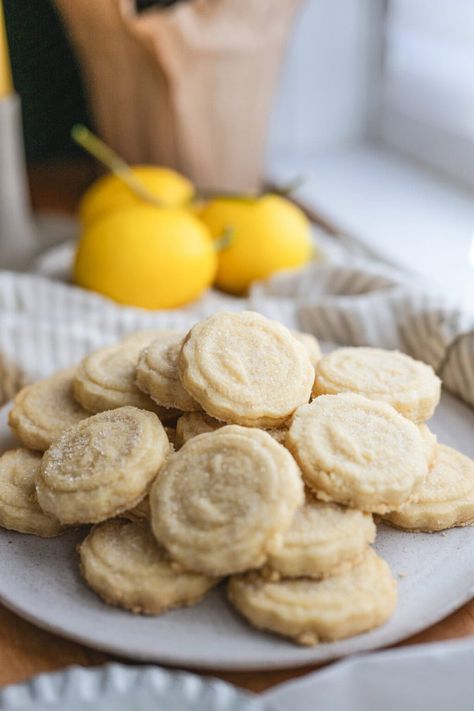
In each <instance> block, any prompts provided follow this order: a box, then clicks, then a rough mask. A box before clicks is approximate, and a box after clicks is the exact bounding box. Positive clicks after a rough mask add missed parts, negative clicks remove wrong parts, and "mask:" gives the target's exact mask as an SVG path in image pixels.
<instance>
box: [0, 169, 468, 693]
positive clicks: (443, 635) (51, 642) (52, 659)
mask: <svg viewBox="0 0 474 711" xmlns="http://www.w3.org/2000/svg"><path fill="white" fill-rule="evenodd" d="M93 175H94V172H93V168H92V167H91V165H90V164H89V163H87V162H81V163H76V164H74V165H70V166H67V165H64V164H59V165H50V166H43V167H41V168H35V169H33V170H31V171H30V184H31V192H32V198H33V204H34V205H35V207H37V208H48V209H50V208H55V209H58V210H62V211H64V212H71V211H72V210H73V209H74V206H75V204H76V202H77V199H78V196H79V195H80V193H81V191H82V190H83V189H84V188H85V186H86V185H87V184H88V183H89V182H90V181H91V179H92V178H93ZM473 634H474V601H471V602H469V603H468V604H467V605H465V606H464V607H463V608H461V609H460V610H458V611H457V612H455V613H454V614H452V615H450V616H449V617H448V618H446V619H445V620H443V621H442V622H439V623H438V624H436V625H434V626H433V627H430V628H429V629H427V630H425V631H423V632H422V633H420V634H418V635H416V636H415V637H412V638H410V639H409V640H405V641H404V642H403V643H402V644H415V643H422V642H434V641H437V640H442V639H453V638H458V637H466V636H468V635H473ZM112 660H115V661H118V659H117V658H116V657H112V656H111V655H109V654H103V653H101V652H97V651H95V650H93V649H89V648H87V647H84V646H82V645H80V644H76V643H75V642H71V641H69V640H65V639H62V638H61V637H57V636H56V635H53V634H49V633H48V632H44V631H43V630H40V629H39V628H37V627H35V626H33V625H31V624H30V623H28V622H25V621H24V620H22V619H20V618H19V617H18V616H17V615H15V614H14V613H12V612H10V611H9V610H7V609H6V608H5V607H3V606H1V605H0V686H5V685H7V684H12V683H15V682H19V681H22V680H24V679H27V678H29V677H31V676H33V675H34V674H38V673H40V672H45V671H53V670H57V669H62V668H64V667H66V666H68V665H70V664H79V665H82V666H94V665H98V664H103V663H104V662H107V661H112ZM119 661H122V662H125V663H134V662H133V660H131V661H129V662H127V660H123V659H121V660H119ZM314 668H316V667H304V668H299V669H292V670H287V671H272V672H241V673H237V672H235V673H231V672H219V671H218V670H216V671H215V672H213V675H214V676H218V677H220V678H221V679H224V680H226V681H229V682H231V683H233V684H236V685H237V686H241V687H244V688H246V689H250V690H252V691H257V692H258V691H263V690H264V689H267V688H269V687H270V686H273V685H275V684H278V683H279V682H282V681H285V680H287V679H291V678H294V677H296V676H301V675H302V674H306V673H308V672H309V671H311V670H312V669H314ZM204 673H206V674H209V672H204Z"/></svg>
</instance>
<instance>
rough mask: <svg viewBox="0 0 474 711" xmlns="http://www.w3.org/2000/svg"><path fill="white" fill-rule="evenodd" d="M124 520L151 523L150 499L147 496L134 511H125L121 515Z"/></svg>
mask: <svg viewBox="0 0 474 711" xmlns="http://www.w3.org/2000/svg"><path fill="white" fill-rule="evenodd" d="M120 516H121V517H123V518H128V519H129V520H130V521H149V520H150V499H149V497H148V496H145V498H144V499H142V500H141V501H139V502H138V504H137V505H136V506H134V507H133V509H129V510H128V511H124V512H123V513H122V514H120Z"/></svg>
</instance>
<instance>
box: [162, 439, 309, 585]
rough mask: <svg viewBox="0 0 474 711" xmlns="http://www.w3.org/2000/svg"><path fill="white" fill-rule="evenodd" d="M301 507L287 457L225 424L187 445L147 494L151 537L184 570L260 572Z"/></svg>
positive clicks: (295, 472)
mask: <svg viewBox="0 0 474 711" xmlns="http://www.w3.org/2000/svg"><path fill="white" fill-rule="evenodd" d="M302 502H303V484H302V480H301V476H300V472H299V470H298V467H297V466H296V463H295V461H294V459H293V458H292V457H291V455H290V454H289V452H288V451H287V450H286V449H285V448H284V447H282V445H280V444H278V442H275V440H274V439H273V438H272V437H271V436H270V435H269V434H267V433H266V432H263V431H261V430H257V429H250V428H246V427H238V426H235V425H234V426H232V425H231V426H227V427H222V428H221V429H219V430H217V431H216V432H211V433H209V434H202V435H199V436H198V437H194V438H193V439H191V440H189V441H188V442H187V443H186V444H185V445H184V446H183V447H182V448H181V449H180V450H179V452H177V453H176V454H174V455H172V456H171V457H170V458H169V459H168V461H167V463H166V465H165V466H164V467H163V469H162V470H161V472H160V475H159V477H158V478H157V480H156V482H155V484H154V485H153V487H152V490H151V493H150V505H151V520H152V528H153V532H154V534H155V536H156V538H157V539H158V541H159V542H160V543H162V544H163V545H164V546H165V547H166V548H167V549H168V551H169V553H170V555H171V556H172V557H173V558H174V559H175V560H176V561H178V563H180V564H181V565H182V567H183V568H184V569H186V570H197V571H200V572H203V573H207V574H208V575H227V574H230V573H233V572H240V571H242V570H247V569H248V568H254V567H259V566H260V565H262V563H263V562H264V561H265V558H266V556H267V553H268V551H269V549H270V548H271V547H272V545H274V544H276V543H277V542H278V540H279V538H280V537H281V535H282V534H283V533H284V532H285V531H286V530H287V529H288V528H289V526H290V525H291V521H292V519H293V516H294V513H295V512H296V509H297V508H298V506H299V505H300V504H301V503H302Z"/></svg>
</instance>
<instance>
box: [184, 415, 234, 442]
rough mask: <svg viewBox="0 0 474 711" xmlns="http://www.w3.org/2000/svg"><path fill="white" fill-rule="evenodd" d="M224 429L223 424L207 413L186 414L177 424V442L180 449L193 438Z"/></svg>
mask: <svg viewBox="0 0 474 711" xmlns="http://www.w3.org/2000/svg"><path fill="white" fill-rule="evenodd" d="M220 427H223V422H220V421H219V420H215V419H214V418H213V417H211V416H210V415H206V413H205V412H186V413H185V414H184V415H181V417H180V418H179V420H178V422H177V423H176V442H177V444H178V446H179V447H182V446H183V444H186V442H187V441H188V440H189V439H192V438H193V437H197V436H198V435H200V434H206V433H207V432H215V430H218V429H219V428H220Z"/></svg>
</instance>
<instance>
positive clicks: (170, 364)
mask: <svg viewBox="0 0 474 711" xmlns="http://www.w3.org/2000/svg"><path fill="white" fill-rule="evenodd" d="M182 342H183V334H181V333H170V334H168V335H167V336H165V335H162V336H160V338H158V339H156V340H155V341H153V342H152V343H150V345H149V346H148V347H147V348H145V350H143V351H142V353H141V355H140V358H139V361H138V365H137V372H136V383H137V385H138V387H139V388H140V390H142V391H143V392H144V393H146V394H147V395H149V396H150V397H151V399H152V400H154V401H155V402H156V403H158V405H161V406H162V407H167V408H176V409H178V410H182V411H183V412H193V411H196V410H201V409H202V408H201V406H200V405H199V403H197V402H196V400H194V399H193V398H192V397H191V395H189V394H188V393H187V392H186V390H185V389H184V388H183V386H182V385H181V381H180V379H179V373H178V355H179V351H180V349H181V344H182Z"/></svg>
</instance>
